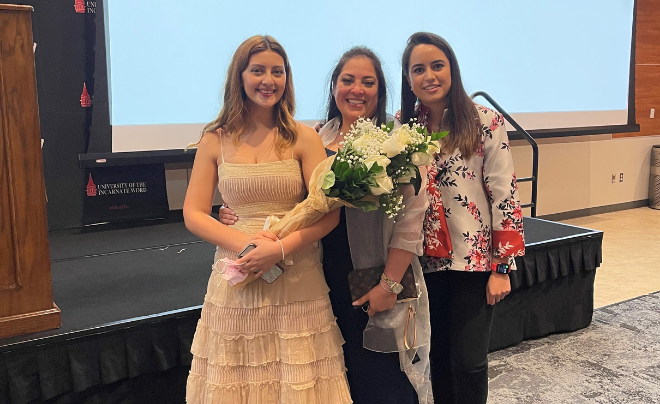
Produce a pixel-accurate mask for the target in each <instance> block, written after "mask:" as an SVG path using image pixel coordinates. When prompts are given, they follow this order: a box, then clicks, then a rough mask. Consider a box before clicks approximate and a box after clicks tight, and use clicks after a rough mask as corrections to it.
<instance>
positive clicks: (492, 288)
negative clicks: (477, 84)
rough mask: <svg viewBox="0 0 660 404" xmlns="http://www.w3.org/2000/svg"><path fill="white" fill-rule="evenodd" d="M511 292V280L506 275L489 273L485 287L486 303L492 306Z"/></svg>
mask: <svg viewBox="0 0 660 404" xmlns="http://www.w3.org/2000/svg"><path fill="white" fill-rule="evenodd" d="M510 292H511V280H510V279H509V275H508V274H500V273H497V272H491V273H490V277H489V278H488V284H487V285H486V301H487V302H488V304H490V305H494V304H495V303H497V302H499V301H500V300H502V299H504V297H505V296H506V295H508V294H509V293H510Z"/></svg>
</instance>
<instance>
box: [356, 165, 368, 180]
mask: <svg viewBox="0 0 660 404" xmlns="http://www.w3.org/2000/svg"><path fill="white" fill-rule="evenodd" d="M366 168H367V167H366V166H365V165H364V164H360V165H359V166H358V167H357V168H355V169H354V170H353V181H354V183H358V182H360V181H362V180H363V179H364V177H366V176H367V172H368V171H367V170H366Z"/></svg>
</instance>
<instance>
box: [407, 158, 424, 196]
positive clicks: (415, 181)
mask: <svg viewBox="0 0 660 404" xmlns="http://www.w3.org/2000/svg"><path fill="white" fill-rule="evenodd" d="M412 169H413V170H415V176H414V177H413V178H411V179H410V183H411V184H412V186H413V188H415V195H418V194H419V190H420V188H422V175H421V174H420V173H419V167H417V166H416V165H413V166H412Z"/></svg>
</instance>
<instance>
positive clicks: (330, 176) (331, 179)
mask: <svg viewBox="0 0 660 404" xmlns="http://www.w3.org/2000/svg"><path fill="white" fill-rule="evenodd" d="M335 179H336V177H335V173H334V172H333V171H328V172H327V173H326V174H325V177H323V185H321V189H322V190H324V191H325V190H326V189H330V188H332V186H333V185H335Z"/></svg>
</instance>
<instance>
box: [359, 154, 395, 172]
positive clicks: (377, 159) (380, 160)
mask: <svg viewBox="0 0 660 404" xmlns="http://www.w3.org/2000/svg"><path fill="white" fill-rule="evenodd" d="M374 163H376V164H378V165H379V166H381V167H383V172H385V168H387V166H388V165H389V164H390V159H388V158H387V157H385V156H383V155H382V154H381V155H378V156H371V157H369V158H368V159H366V160H364V165H366V166H367V169H369V170H371V167H372V166H373V165H374Z"/></svg>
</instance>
